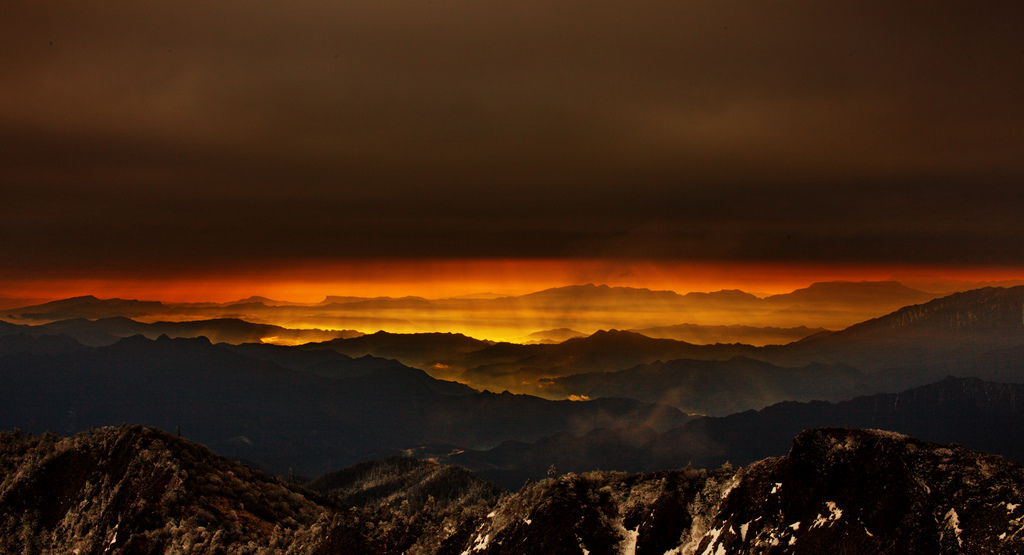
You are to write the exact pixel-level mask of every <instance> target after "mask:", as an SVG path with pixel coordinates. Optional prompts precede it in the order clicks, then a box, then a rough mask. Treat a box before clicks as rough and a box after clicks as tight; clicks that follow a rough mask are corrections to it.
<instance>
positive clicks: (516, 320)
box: [0, 282, 937, 345]
mask: <svg viewBox="0 0 1024 555" xmlns="http://www.w3.org/2000/svg"><path fill="white" fill-rule="evenodd" d="M936 296H937V295H935V294H931V293H926V292H923V291H919V290H916V289H912V288H909V287H906V286H904V285H902V284H899V283H897V282H826V283H816V284H813V285H811V286H809V287H807V288H804V289H799V290H796V291H793V292H791V293H787V294H784V295H772V296H768V297H765V298H759V297H757V296H754V295H752V294H750V293H745V292H742V291H736V290H733V291H717V292H711V293H687V294H678V293H675V292H672V291H652V290H650V289H638V288H632V287H609V286H607V285H593V284H587V285H573V286H566V287H558V288H554V289H547V290H544V291H538V292H535V293H531V294H527V295H521V296H514V297H499V298H449V299H424V298H420V297H404V298H389V297H383V298H373V299H368V298H359V297H330V296H329V297H326V298H325V300H324V301H322V302H320V303H316V304H299V303H290V302H286V301H275V300H271V299H265V298H261V297H250V298H247V299H243V300H240V301H236V302H230V303H163V302H159V301H136V300H123V299H102V300H101V299H97V298H96V297H92V296H83V297H76V298H71V299H63V300H58V301H52V302H48V303H43V304H37V305H31V306H29V305H27V304H26V306H21V307H18V308H7V309H3V310H2V312H0V318H2V319H4V320H7V321H9V322H13V323H23V324H43V323H51V322H55V321H59V320H69V319H77V318H87V319H98V318H110V317H127V318H131V319H134V320H137V321H139V322H144V323H156V322H160V321H179V322H180V321H192V320H200V319H243V320H246V321H249V322H253V323H263V324H271V325H277V326H281V327H285V328H290V329H311V330H316V329H326V330H345V329H355V330H361V331H364V332H372V331H377V330H388V331H390V332H396V333H422V332H438V331H450V332H457V333H464V334H466V335H470V336H473V337H479V338H483V339H492V340H494V339H501V340H512V341H517V342H527V341H530V339H529V338H528V336H529V334H531V333H535V332H538V331H543V330H552V329H561V328H565V329H571V330H577V331H579V332H580V333H583V334H587V335H589V334H591V333H593V332H594V331H597V330H601V329H636V330H648V331H649V332H650V335H651V336H654V337H669V338H674V339H683V340H687V341H690V342H693V343H704V342H712V343H713V342H741V343H748V344H753V345H764V344H768V343H786V342H790V341H793V340H795V339H798V338H799V337H797V336H798V335H799V334H801V333H804V332H806V333H808V334H812V333H815V331H816V330H818V329H821V328H825V329H840V328H843V327H846V326H849V325H852V324H855V323H857V322H860V321H863V320H866V319H868V318H872V317H876V316H881V315H883V314H886V313H889V312H891V311H893V310H896V309H898V308H901V307H903V306H907V305H912V304H917V303H920V302H924V301H926V300H930V299H932V298H934V297H936ZM682 325H687V326H686V327H676V326H682ZM699 326H737V327H734V328H730V329H726V328H724V327H722V328H710V329H704V328H701V327H699ZM744 326H746V327H744ZM755 328H767V329H755ZM776 328H787V329H784V330H779V329H776ZM788 328H796V329H788ZM716 335H717V337H716ZM307 336H308V337H307ZM268 337H272V336H268ZM277 337H278V341H279V342H292V343H295V342H304V341H311V340H316V338H315V336H312V335H308V334H307V335H303V334H299V333H298V332H292V334H291V335H290V336H277Z"/></svg>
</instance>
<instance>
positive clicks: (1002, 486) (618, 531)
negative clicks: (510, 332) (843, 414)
mask: <svg viewBox="0 0 1024 555" xmlns="http://www.w3.org/2000/svg"><path fill="white" fill-rule="evenodd" d="M320 485H321V486H324V487H323V488H322V489H323V491H324V492H325V493H324V494H317V493H313V492H312V491H310V490H307V489H304V488H301V487H298V486H291V485H288V484H287V483H284V482H281V481H279V480H276V479H273V478H269V477H267V476H265V475H263V474H261V473H259V472H256V471H253V470H251V469H249V468H247V467H245V466H242V465H240V464H237V463H234V462H232V461H229V460H227V459H223V458H220V457H217V456H215V455H213V454H212V453H211V452H210V451H208V450H206V449H205V448H203V447H200V446H198V445H195V444H193V443H190V442H188V441H186V440H182V439H180V438H177V437H175V436H172V435H170V434H166V433H163V432H160V431H158V430H154V429H151V428H142V427H137V426H123V427H120V428H106V429H103V430H98V431H92V432H86V433H83V434H80V435H78V436H75V437H72V438H64V439H61V438H58V437H56V436H52V435H47V436H44V437H26V436H23V435H20V434H11V433H4V434H0V552H3V553H78V554H79V555H85V554H90V555H91V554H96V555H99V554H100V553H108V554H112V555H118V554H172V553H175V554H177V553H198V554H206V553H210V554H213V553H217V554H260V555H263V554H269V553H287V554H295V555H327V554H350V553H351V554H356V553H375V554H377V553H385V554H388V553H394V554H397V553H411V554H466V555H476V554H480V555H484V554H512V553H515V554H533V553H536V554H541V553H544V554H580V555H586V554H594V555H600V554H609V555H611V554H649V553H656V554H680V555H683V554H686V555H689V554H715V555H717V554H742V555H747V554H774V553H797V554H799V553H839V552H841V553H850V554H862V553H863V554H868V553H870V554H875V553H908V554H915V553H921V554H924V553H928V554H935V553H939V554H942V553H949V554H963V553H1007V554H1009V553H1020V552H1021V551H1022V550H1024V534H1021V531H1022V530H1024V468H1022V467H1021V466H1019V465H1016V464H1013V463H1009V462H1007V461H1005V460H1003V459H1001V458H998V457H994V456H988V455H984V454H980V453H977V452H972V451H969V450H967V449H965V448H963V447H960V446H957V445H948V446H945V445H940V444H934V443H927V442H923V441H919V440H915V439H912V438H909V437H906V436H902V435H899V434H895V433H892V432H882V431H871V430H849V429H841V428H824V429H816V430H810V431H806V432H804V433H802V434H800V435H799V436H798V437H797V438H796V439H795V440H794V442H793V448H792V450H791V451H790V453H789V455H787V456H784V457H778V458H772V459H766V460H763V461H760V462H758V463H754V464H752V465H750V466H748V467H745V468H739V469H733V468H732V467H730V466H728V465H725V466H723V467H721V468H719V469H717V470H695V469H692V468H685V469H680V470H671V471H662V472H655V473H651V474H641V475H626V474H622V473H612V472H589V473H586V474H582V475H575V474H569V475H564V476H558V477H554V476H553V477H549V478H547V479H544V480H542V481H540V482H535V483H528V484H527V485H526V486H524V487H523V488H522V489H521V490H520V491H519V492H518V493H515V494H505V495H498V494H497V493H496V492H494V491H493V490H490V489H489V488H488V487H487V486H486V485H485V484H483V483H482V482H479V481H478V480H477V479H475V478H473V477H470V476H467V475H465V474H464V473H462V472H461V471H459V470H457V469H450V468H446V467H443V466H438V465H436V463H431V462H423V461H411V460H408V459H389V460H386V461H379V462H377V463H372V464H365V465H361V466H360V467H354V468H352V469H349V470H347V471H345V472H342V473H339V474H336V475H333V476H331V477H329V478H325V479H324V480H322V481H321V482H320ZM423 485H426V486H427V487H426V488H424V487H422V486H423ZM467 486H468V487H467ZM426 490H430V491H432V492H433V493H431V494H429V495H427V497H426V498H425V499H424V498H422V495H421V494H422V493H423V492H424V491H426ZM435 494H436V495H435Z"/></svg>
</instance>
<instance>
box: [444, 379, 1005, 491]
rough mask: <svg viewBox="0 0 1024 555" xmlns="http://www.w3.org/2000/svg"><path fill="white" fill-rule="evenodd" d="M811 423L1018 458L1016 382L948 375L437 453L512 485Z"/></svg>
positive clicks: (675, 463)
mask: <svg viewBox="0 0 1024 555" xmlns="http://www.w3.org/2000/svg"><path fill="white" fill-rule="evenodd" d="M820 427H844V428H871V429H884V430H891V431H896V432H900V433H904V434H907V435H912V436H914V437H918V438H922V439H926V440H929V441H936V442H941V443H950V442H956V443H960V444H963V445H965V446H967V447H969V448H971V449H975V450H979V451H984V452H987V453H994V454H998V455H1000V456H1003V457H1006V458H1007V459H1009V460H1012V461H1016V462H1021V463H1024V384H1003V383H992V382H986V381H983V380H980V379H977V378H953V377H950V378H947V379H945V380H942V381H940V382H936V383H933V384H928V385H924V386H920V387H916V388H913V389H909V390H906V391H903V392H900V393H892V394H876V395H866V396H860V397H856V398H853V399H848V400H844V401H840V402H837V403H828V402H823V401H811V402H802V403H798V402H793V401H786V402H782V403H777V404H775V405H772V406H769V407H766V408H764V409H762V410H759V411H753V410H750V411H745V412H740V413H735V414H730V415H728V416H724V417H705V418H699V419H695V420H692V421H690V422H688V423H686V424H684V425H682V426H680V427H678V428H675V429H672V430H668V431H665V432H661V433H658V432H656V431H654V430H652V429H650V428H644V427H640V428H631V427H625V426H623V427H618V428H607V429H596V430H593V431H591V432H588V433H586V434H577V435H573V434H558V435H554V436H549V437H545V438H542V439H540V440H538V441H536V442H533V443H525V442H506V443H504V444H502V445H499V446H497V447H495V448H493V449H490V450H487V451H474V450H464V451H462V452H459V453H453V454H450V455H447V456H442V457H441V458H440V459H439V460H441V461H442V462H447V463H449V464H458V465H462V466H465V467H466V468H469V469H471V470H473V471H474V472H477V473H479V474H480V475H481V476H484V477H486V478H487V479H489V480H492V481H494V482H496V483H498V484H501V485H503V486H505V487H508V488H515V487H518V485H519V484H521V483H522V482H523V481H524V480H527V479H533V480H538V479H540V478H542V477H543V476H544V473H545V472H546V470H547V468H548V467H549V466H550V465H554V466H555V467H556V468H560V469H562V470H563V471H569V472H585V471H586V470H589V469H593V468H602V469H607V470H613V469H614V470H621V471H626V472H651V471H654V470H659V469H666V468H677V467H682V466H686V465H688V464H692V465H693V466H695V467H697V468H714V467H717V466H719V465H721V464H723V463H725V462H727V461H728V462H732V463H733V464H748V463H751V462H754V461H757V460H761V459H764V458H766V457H773V456H780V455H782V454H784V453H785V452H786V450H787V449H788V448H789V444H790V439H791V438H792V437H793V436H794V435H797V434H799V433H800V432H801V431H803V430H805V429H808V428H820Z"/></svg>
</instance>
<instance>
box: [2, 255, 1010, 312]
mask: <svg viewBox="0 0 1024 555" xmlns="http://www.w3.org/2000/svg"><path fill="white" fill-rule="evenodd" d="M893 276H918V277H920V278H922V279H926V278H928V277H935V278H942V279H953V280H964V281H998V280H1012V279H1021V278H1022V277H1024V268H1005V267H980V268H957V267H919V266H914V267H908V266H881V265H879V266H866V265H855V264H846V265H825V264H791V263H756V262H755V263H720V262H665V261H642V260H641V261H638V260H599V259H587V260H575V259H566V260H551V259H504V260H500V259H499V260H399V261H396V260H369V261H352V262H330V263H321V264H318V263H300V264H283V265H281V266H277V267H275V268H273V269H268V270H262V271H239V272H235V273H232V274H225V275H202V274H196V273H191V274H183V275H163V276H144V277H127V276H117V275H111V276H107V277H80V278H76V277H68V278H49V279H31V278H24V279H9V280H6V281H5V282H3V283H0V296H5V297H25V298H47V299H59V298H67V297H73V296H79V295H95V296H97V297H100V298H114V297H118V298H125V299H139V300H159V301H165V302H229V301H235V300H239V299H243V298H248V297H250V296H254V295H258V296H263V297H268V298H271V299H275V300H281V301H292V302H300V303H317V302H320V301H322V300H324V298H325V297H327V296H329V295H330V296H353V297H403V296H417V297H424V298H428V299H443V298H450V297H457V296H463V295H466V296H471V295H484V294H494V295H501V296H513V295H522V294H526V293H532V292H535V291H540V290H543V289H548V288H552V287H560V286H564V285H576V284H584V283H595V284H606V285H610V286H626V287H639V288H648V289H654V290H670V291H675V292H677V293H680V294H685V293H688V292H694V291H697V292H711V291H719V290H723V289H742V290H744V291H747V292H750V293H754V294H757V295H759V296H763V295H769V294H777V293H788V292H791V291H793V290H795V289H799V288H802V287H806V286H808V285H810V284H811V283H814V282H818V281H833V280H848V281H862V280H868V281H878V280H886V279H891V278H892V277H893Z"/></svg>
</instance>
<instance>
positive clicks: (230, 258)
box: [0, 0, 1024, 272]
mask: <svg viewBox="0 0 1024 555" xmlns="http://www.w3.org/2000/svg"><path fill="white" fill-rule="evenodd" d="M0 18H2V19H3V20H4V21H5V22H6V23H5V28H6V29H9V32H8V31H7V30H5V33H4V34H3V36H0V60H3V61H2V62H0V79H2V80H3V82H4V87H2V88H0V141H2V144H3V149H2V152H0V165H2V167H3V168H4V177H2V179H3V183H4V189H5V193H4V196H5V202H4V203H3V207H2V208H0V216H2V221H0V229H2V231H3V233H4V237H5V238H12V240H10V241H5V244H4V246H3V247H2V250H0V253H2V254H3V257H4V259H5V260H6V261H7V268H8V271H10V272H17V271H25V272H29V271H33V270H38V269H40V268H55V269H56V268H61V267H65V266H67V265H68V264H70V265H71V266H72V267H76V268H87V267H103V268H113V269H118V268H120V269H123V270H126V271H128V270H131V269H132V268H135V267H139V266H148V267H157V266H159V267H167V268H174V267H191V266H196V265H217V264H222V265H232V264H254V263H258V262H259V261H260V260H273V259H276V258H279V257H286V256H287V257H292V258H309V259H318V258H327V259H344V258H351V257H410V256H418V257H430V256H441V257H504V256H524V257H563V256H613V257H614V256H627V257H634V256H641V257H652V258H667V259H684V260H685V259H701V260H708V259H710V260H715V259H722V260H749V259H758V260H782V261H822V262H829V261H850V262H866V263H872V262H886V263H890V262H901V261H906V262H916V263H950V264H981V263H985V264H1022V263H1024V252H1022V251H1021V248H1020V247H1019V246H1018V245H1021V244H1022V239H1024V236H1022V235H1024V231H1021V228H1020V226H1019V225H1018V224H1017V220H1018V219H1019V214H1020V213H1022V210H1021V209H1022V208H1024V206H1022V204H1024V200H1021V195H1019V194H1018V193H1017V190H1018V189H1019V187H1020V185H1021V178H1022V177H1024V157H1022V156H1021V152H1024V132H1022V131H1021V130H1022V129H1024V103H1021V102H1020V99H1021V98H1024V76H1022V75H1024V74H1022V73H1021V70H1020V68H1021V67H1024V18H1022V17H1021V16H1020V13H1019V7H1017V6H1014V5H1012V3H1006V2H984V3H967V2H935V3H929V4H928V5H922V4H920V3H911V2H897V3H892V2H877V3H876V2H858V3H850V4H846V3H840V4H836V5H833V3H822V4H819V5H810V6H808V5H806V3H781V4H780V3H762V2H678V1H671V2H669V1H660V0H658V1H654V2H644V3H641V4H635V3H634V4H630V3H625V2H602V3H594V2H576V1H569V2H533V1H525V2H468V1H465V2H461V1H460V2H453V1H433V2H370V1H365V2H362V1H356V2H306V3H302V4H301V5H296V4H294V3H282V2H226V1H214V2H175V3H160V4H158V5H154V4H152V3H138V2H104V3H103V5H102V6H95V5H90V4H81V3H67V2H57V1H50V2H45V1H44V2H38V1H33V2H28V1H15V2H8V3H5V4H4V6H3V7H2V8H0Z"/></svg>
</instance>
